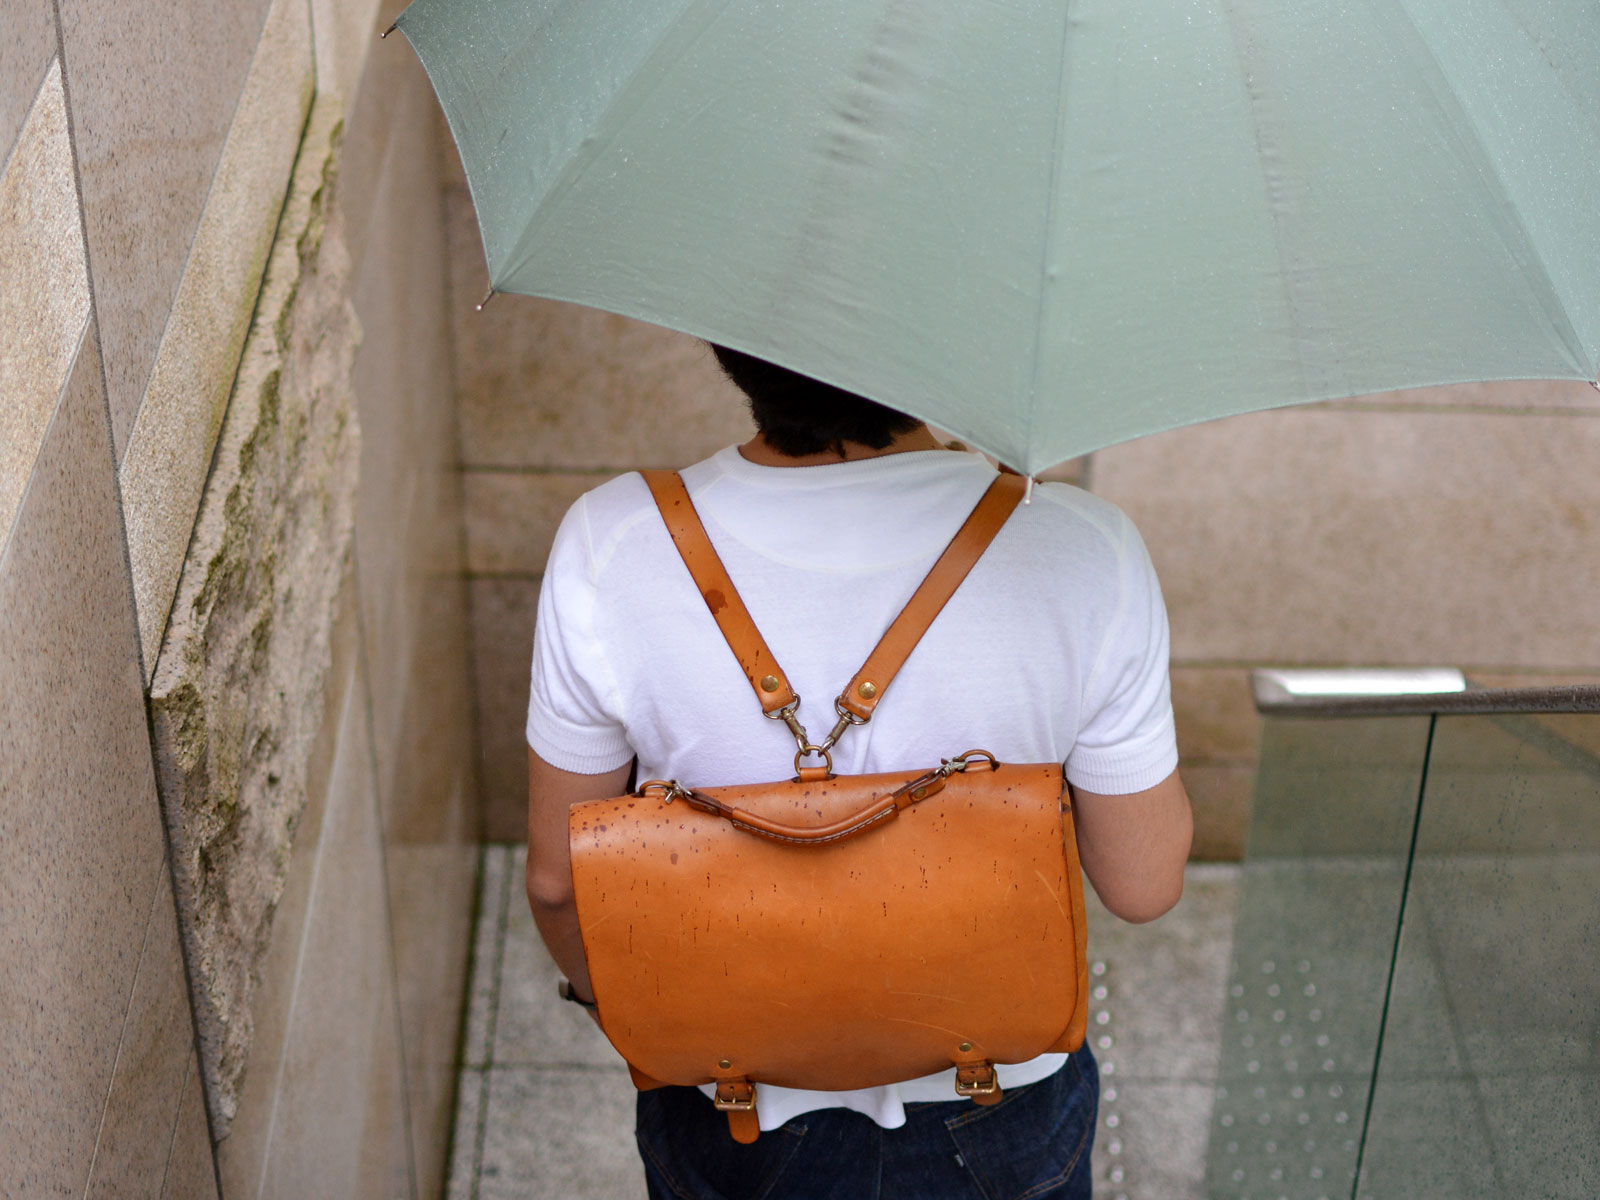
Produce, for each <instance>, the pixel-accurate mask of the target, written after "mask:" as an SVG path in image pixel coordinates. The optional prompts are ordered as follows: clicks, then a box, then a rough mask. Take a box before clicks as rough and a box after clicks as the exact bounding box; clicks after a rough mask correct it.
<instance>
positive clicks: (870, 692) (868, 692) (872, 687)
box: [856, 681, 878, 700]
mask: <svg viewBox="0 0 1600 1200" xmlns="http://www.w3.org/2000/svg"><path fill="white" fill-rule="evenodd" d="M856 691H858V692H860V693H861V698H862V699H863V700H871V699H872V698H873V697H874V696H876V695H877V694H878V685H877V684H875V683H872V682H871V681H868V682H867V683H863V684H862V685H861V686H860V687H858V688H857V689H856Z"/></svg>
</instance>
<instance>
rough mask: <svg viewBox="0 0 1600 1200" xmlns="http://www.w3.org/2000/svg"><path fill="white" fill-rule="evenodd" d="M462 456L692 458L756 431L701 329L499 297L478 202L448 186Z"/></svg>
mask: <svg viewBox="0 0 1600 1200" xmlns="http://www.w3.org/2000/svg"><path fill="white" fill-rule="evenodd" d="M446 199H447V203H446V219H447V221H448V229H449V234H450V263H451V276H452V283H451V291H452V294H453V297H454V299H453V303H452V309H453V311H452V317H453V322H454V329H455V339H456V341H455V344H456V382H457V387H458V390H459V396H460V404H461V445H462V459H463V461H464V462H465V463H466V465H468V466H472V467H551V468H555V469H558V470H574V469H579V468H589V467H610V468H613V469H629V468H633V467H640V466H686V465H687V464H689V463H692V462H695V461H696V460H698V459H701V458H705V457H706V456H707V455H709V454H712V453H714V452H715V451H717V450H720V449H721V448H722V447H724V446H727V445H731V444H733V443H734V442H742V441H745V440H747V439H748V438H749V437H750V436H751V435H752V433H753V432H754V426H753V425H752V424H751V421H750V417H749V413H748V411H747V409H746V408H745V405H744V399H743V396H742V394H741V393H740V392H739V391H738V390H737V389H736V388H734V387H733V385H732V384H730V383H728V382H727V380H726V379H724V378H723V377H722V375H721V372H720V371H719V370H718V368H717V365H716V360H715V359H714V358H713V357H712V356H711V353H710V351H708V350H706V349H705V347H704V345H703V344H702V343H701V342H700V341H698V340H697V339H695V338H691V337H688V336H686V335H684V334H680V333H673V332H671V331H669V330H665V329H661V328H659V327H657V326H654V325H646V324H644V323H642V322H638V321H630V320H628V319H627V318H625V317H619V316H615V315H613V314H610V313H603V312H600V311H598V310H595V309H588V308H582V307H579V306H577V305H571V304H562V303H559V302H556V301H551V300H535V299H532V298H529V297H525V296H510V295H506V296H496V297H495V299H494V302H493V303H491V304H489V305H488V306H487V307H485V308H484V310H483V311H482V312H477V311H475V310H474V307H473V306H474V305H475V304H476V303H477V302H478V301H479V300H480V299H482V298H483V295H484V292H485V290H486V289H487V287H488V283H487V275H486V274H485V271H484V266H483V251H482V249H481V247H480V243H479V240H478V231H477V226H476V224H475V222H474V219H473V215H472V209H471V202H470V200H469V199H468V198H467V196H466V195H465V193H463V192H460V191H454V190H452V191H450V192H448V193H447V197H446Z"/></svg>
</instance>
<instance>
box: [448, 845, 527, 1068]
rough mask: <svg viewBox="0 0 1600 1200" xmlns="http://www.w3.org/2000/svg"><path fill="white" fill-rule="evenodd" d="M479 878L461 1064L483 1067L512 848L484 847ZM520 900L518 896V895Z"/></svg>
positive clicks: (490, 1038) (496, 991)
mask: <svg viewBox="0 0 1600 1200" xmlns="http://www.w3.org/2000/svg"><path fill="white" fill-rule="evenodd" d="M482 864H483V865H482V868H481V873H480V875H479V877H478V920H477V927H476V928H475V929H474V930H473V933H472V983H471V990H470V992H469V993H468V996H467V1029H466V1036H465V1038H464V1039H463V1043H462V1044H463V1047H464V1051H463V1055H464V1057H463V1062H464V1064H465V1066H467V1067H486V1066H488V1065H489V1062H490V1052H491V1051H492V1049H493V1047H494V1019H495V1006H496V1005H497V1004H498V1003H499V999H500V956H501V953H502V950H503V947H504V944H505V931H506V905H507V903H508V900H509V898H510V896H511V892H512V889H513V885H514V883H515V881H514V880H513V879H512V874H513V871H512V867H511V847H510V846H505V845H496V844H494V843H490V844H488V845H485V846H484V847H483V857H482ZM518 894H519V896H520V894H521V893H520V892H519V893H518Z"/></svg>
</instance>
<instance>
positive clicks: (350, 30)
mask: <svg viewBox="0 0 1600 1200" xmlns="http://www.w3.org/2000/svg"><path fill="white" fill-rule="evenodd" d="M378 7H379V0H311V28H312V30H313V32H314V34H315V42H316V48H317V91H318V92H319V93H324V94H332V95H336V96H341V97H344V98H345V99H346V100H348V99H349V98H350V97H351V96H353V95H354V94H355V91H356V83H357V81H358V80H359V79H360V78H361V69H362V67H363V66H364V65H365V64H366V61H367V55H368V53H369V52H372V51H374V50H376V48H377V45H378V35H379V34H380V33H382V32H383V30H384V28H385V26H386V25H387V24H388V22H384V24H382V25H380V24H379V23H378ZM390 40H391V41H393V39H392V38H391V39H390ZM384 49H385V50H389V49H390V47H389V46H385V47H384ZM396 49H398V47H396Z"/></svg>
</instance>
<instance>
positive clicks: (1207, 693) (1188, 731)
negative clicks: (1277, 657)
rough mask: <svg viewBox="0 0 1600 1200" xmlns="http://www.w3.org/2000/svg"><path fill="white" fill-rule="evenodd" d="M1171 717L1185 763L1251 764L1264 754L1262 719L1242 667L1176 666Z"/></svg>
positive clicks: (1173, 679) (1248, 674)
mask: <svg viewBox="0 0 1600 1200" xmlns="http://www.w3.org/2000/svg"><path fill="white" fill-rule="evenodd" d="M1172 712H1173V716H1174V717H1175V718H1176V719H1177V723H1178V754H1179V756H1180V757H1181V758H1182V759H1183V761H1184V762H1185V763H1234V764H1251V765H1253V764H1254V763H1255V761H1256V759H1257V758H1258V757H1259V756H1260V754H1261V714H1259V713H1258V712H1256V704H1255V697H1254V695H1252V693H1251V691H1250V672H1249V671H1247V670H1245V669H1243V668H1240V667H1190V666H1184V665H1183V664H1181V663H1174V664H1173V667H1172Z"/></svg>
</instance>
